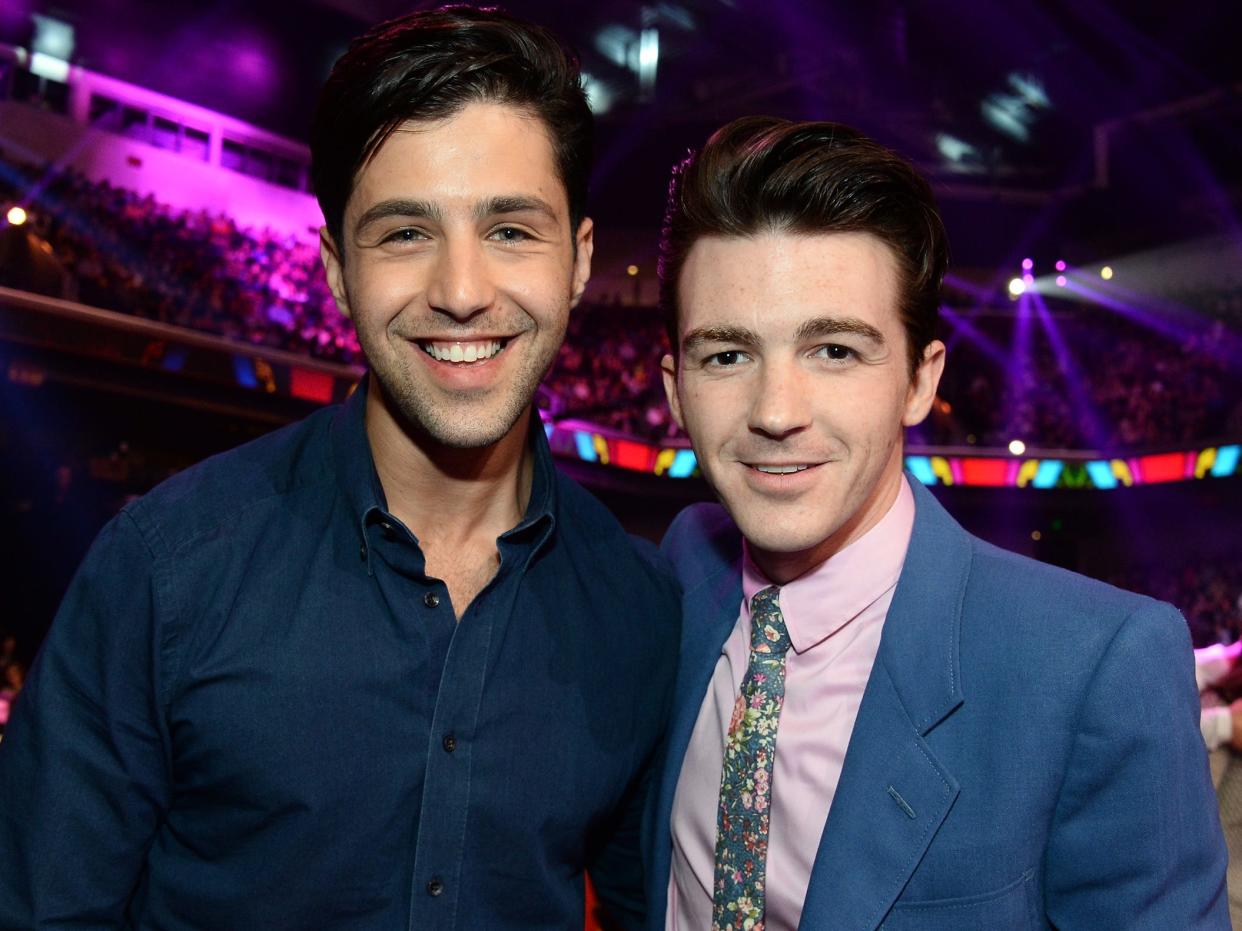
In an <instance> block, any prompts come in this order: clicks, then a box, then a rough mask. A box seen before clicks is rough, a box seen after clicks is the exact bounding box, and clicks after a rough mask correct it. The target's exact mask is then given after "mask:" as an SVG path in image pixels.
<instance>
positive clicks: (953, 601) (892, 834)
mask: <svg viewBox="0 0 1242 931" xmlns="http://www.w3.org/2000/svg"><path fill="white" fill-rule="evenodd" d="M910 484H911V486H912V488H913V490H914V496H915V507H916V514H915V522H914V531H913V533H912V534H911V537H910V548H909V550H908V551H907V554H906V561H905V565H904V567H903V569H902V573H901V577H900V579H899V580H898V582H897V590H896V591H895V592H894V595H893V603H892V605H891V606H890V607H889V611H888V617H887V618H886V619H885V622H884V632H883V634H882V636H881V639H880V650H879V653H878V655H877V656H876V661H875V665H874V667H873V668H872V670H871V677H870V678H869V679H868V681H867V687H866V690H865V691H864V693H863V699H862V704H861V705H860V706H859V709H858V718H857V720H856V721H855V723H854V730H853V733H852V734H851V736H850V744H849V748H848V750H847V751H846V755H845V763H844V766H843V768H842V771H841V780H840V782H839V783H838V785H837V791H836V795H835V796H834V798H833V802H832V807H831V809H830V810H829V812H828V820H827V822H826V824H825V825H824V834H823V838H822V840H821V841H820V847H819V851H818V853H817V855H816V858H815V866H814V868H813V870H812V873H811V883H810V887H809V889H808V890H807V897H806V902H805V905H804V907H803V912H802V915H803V921H802V926H803V927H805V928H819V927H833V928H837V927H840V928H851V929H874V928H876V927H878V926H879V924H880V922H881V921H882V920H883V919H884V916H885V915H886V914H887V913H888V911H889V909H890V908H891V907H892V904H893V902H894V901H895V900H896V899H897V897H898V896H899V895H900V894H901V891H902V890H903V889H904V888H905V886H906V883H907V882H908V881H909V879H910V875H911V874H912V873H913V872H914V870H915V868H916V867H917V866H918V864H919V862H920V860H921V859H922V857H923V854H924V852H925V851H926V850H927V846H928V844H929V843H930V842H931V840H932V838H933V837H934V836H935V834H936V831H937V830H938V829H939V827H940V825H941V823H942V822H943V821H944V819H945V817H946V816H947V815H948V813H949V810H950V809H951V808H952V807H953V802H954V800H955V799H956V798H957V794H958V783H957V781H956V779H954V777H953V775H952V774H951V773H949V772H948V771H947V770H945V769H944V767H943V766H941V764H940V763H939V761H937V760H936V758H935V755H934V754H933V753H932V752H931V750H930V748H929V747H928V745H927V741H926V740H925V737H926V735H927V733H928V732H929V731H931V729H932V728H934V727H935V726H936V725H937V724H938V723H940V721H942V720H943V719H944V718H945V717H946V716H948V715H949V714H951V713H952V712H953V711H954V710H955V709H956V708H957V707H958V706H959V705H961V703H962V701H963V694H962V689H961V681H960V674H959V669H958V637H959V632H960V628H961V610H962V600H963V597H964V594H965V586H966V579H967V576H968V574H969V569H970V555H971V546H970V540H969V537H968V536H967V534H966V533H965V531H963V530H962V529H961V528H960V527H959V526H958V525H957V524H956V523H955V522H954V521H953V519H952V518H951V517H949V515H948V514H947V513H946V512H945V511H944V509H943V508H942V507H941V506H940V504H939V503H938V502H937V501H936V500H935V499H934V498H933V497H932V496H931V494H930V493H929V492H927V491H926V490H925V489H924V488H923V487H922V486H921V485H920V484H919V483H918V482H917V481H914V480H911V481H910ZM778 752H779V751H778Z"/></svg>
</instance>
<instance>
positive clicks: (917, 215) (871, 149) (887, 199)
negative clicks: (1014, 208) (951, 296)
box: [660, 116, 949, 377]
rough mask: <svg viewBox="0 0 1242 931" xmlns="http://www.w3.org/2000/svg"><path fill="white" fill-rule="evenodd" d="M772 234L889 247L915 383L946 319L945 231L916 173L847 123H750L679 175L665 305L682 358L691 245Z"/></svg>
mask: <svg viewBox="0 0 1242 931" xmlns="http://www.w3.org/2000/svg"><path fill="white" fill-rule="evenodd" d="M765 231H783V232H791V233H806V234H816V233H843V232H864V233H870V234H872V235H873V236H876V237H877V238H879V239H880V240H882V241H883V242H885V243H887V244H888V245H889V246H890V247H891V248H892V250H893V252H894V254H895V255H896V258H897V264H898V270H899V275H900V279H899V288H900V307H899V312H900V314H901V320H902V324H903V325H904V326H905V330H906V336H907V340H906V342H907V343H908V348H909V363H910V374H911V377H913V375H914V373H915V371H916V370H917V368H918V364H919V362H920V361H921V360H922V358H923V350H924V349H925V348H926V347H927V344H928V343H930V342H931V341H932V340H933V339H935V331H936V324H937V322H938V320H939V317H940V288H941V284H942V283H943V281H944V273H945V269H946V267H947V266H948V261H949V255H948V242H947V239H946V236H945V231H944V224H943V223H942V222H941V220H940V213H939V211H938V210H937V209H936V201H935V198H934V197H933V196H932V192H931V187H930V186H929V185H928V183H927V181H926V180H925V179H924V178H923V176H922V175H920V174H919V173H918V171H917V170H916V169H915V168H914V166H913V165H911V164H910V163H909V162H908V161H906V160H905V159H904V158H902V157H901V156H900V155H898V154H897V153H896V152H893V151H892V150H890V149H887V148H885V147H884V146H882V145H880V144H879V143H877V142H874V141H873V140H871V139H869V138H868V137H866V136H864V135H863V134H862V133H860V132H858V131H857V130H855V129H851V128H850V127H848V126H843V125H841V124H840V123H825V122H804V123H796V122H791V121H789V120H783V119H778V118H776V117H767V116H750V117H743V118H742V119H738V120H734V121H733V122H732V123H729V124H728V125H727V126H724V127H722V128H721V129H719V130H717V131H716V132H715V133H713V134H712V136H711V138H710V139H708V140H707V144H706V145H705V146H704V147H703V149H702V150H701V151H700V152H698V153H693V154H691V155H690V156H689V157H688V158H687V159H686V160H685V161H683V162H682V163H681V164H679V165H677V166H676V167H674V169H673V178H672V181H671V182H670V183H669V192H668V206H667V210H666V212H665V215H664V230H663V236H662V237H661V242H660V302H661V305H662V307H663V308H664V314H665V323H666V325H667V327H668V335H669V345H670V346H671V347H672V349H673V352H674V354H675V353H676V352H677V348H678V339H677V313H678V296H677V286H678V279H679V278H680V275H681V269H682V265H683V264H684V263H685V260H686V255H687V254H688V253H689V251H690V248H691V246H693V245H694V243H695V242H696V241H698V240H699V239H701V238H703V237H704V236H733V237H737V236H752V235H755V234H756V233H761V232H765Z"/></svg>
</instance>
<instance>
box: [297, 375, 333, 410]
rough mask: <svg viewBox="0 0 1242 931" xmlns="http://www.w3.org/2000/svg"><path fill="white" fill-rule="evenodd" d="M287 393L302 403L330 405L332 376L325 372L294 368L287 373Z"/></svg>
mask: <svg viewBox="0 0 1242 931" xmlns="http://www.w3.org/2000/svg"><path fill="white" fill-rule="evenodd" d="M289 393H290V394H292V395H293V396H294V397H295V398H302V399H303V400H304V401H316V402H318V403H320V404H331V403H332V376H331V375H329V374H328V373H326V372H313V371H311V370H310V369H300V368H297V367H296V366H294V367H292V368H291V369H290V371H289Z"/></svg>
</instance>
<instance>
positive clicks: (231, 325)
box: [0, 161, 360, 362]
mask: <svg viewBox="0 0 1242 931" xmlns="http://www.w3.org/2000/svg"><path fill="white" fill-rule="evenodd" d="M31 190H33V191H36V192H37V195H36V197H35V198H34V200H33V203H30V202H27V209H28V210H29V212H30V216H31V222H30V225H31V227H32V228H33V230H34V232H36V233H37V234H38V235H39V236H41V237H42V238H43V239H45V240H46V241H47V242H48V243H50V245H51V246H52V250H53V253H54V255H55V256H56V257H57V258H58V259H59V260H60V262H61V263H62V264H63V265H64V267H65V269H66V270H67V271H68V273H69V275H68V283H67V288H66V294H65V296H67V297H70V298H72V299H75V300H78V301H81V302H82V303H83V304H88V305H90V306H93V307H103V308H106V309H108V310H116V311H121V312H124V313H129V314H136V315H137V316H140V317H146V318H147V319H150V320H158V321H161V322H163V323H171V324H175V325H177V326H186V327H192V328H194V329H196V330H205V331H208V332H211V333H216V334H218V335H220V336H224V337H227V338H229V339H236V340H241V341H244V342H248V343H255V344H258V345H263V346H272V347H276V348H280V349H288V350H290V351H293V352H303V353H309V354H310V355H313V356H316V357H318V358H321V359H329V360H333V361H338V362H355V361H357V360H358V359H359V358H360V352H359V349H358V341H357V338H356V337H355V335H354V331H353V328H352V327H351V326H350V325H349V322H348V321H347V320H346V319H345V318H344V317H342V316H341V314H340V313H339V312H338V311H337V309H336V304H335V303H334V302H333V300H332V295H331V293H330V292H329V290H328V286H327V281H326V280H325V278H324V275H323V271H322V268H321V266H320V262H319V250H318V248H317V247H316V246H314V245H310V244H308V243H305V242H301V241H299V240H297V239H295V238H294V237H291V236H282V235H278V234H276V233H273V232H272V231H271V230H254V229H249V228H242V227H240V226H238V224H237V223H236V222H234V221H233V220H232V219H231V218H230V217H228V216H225V215H223V214H218V213H217V214H212V213H208V212H207V211H204V210H177V209H175V208H172V207H169V206H167V205H166V204H162V203H160V202H159V201H157V200H156V199H155V198H154V197H153V196H151V195H140V194H137V193H135V192H133V191H128V190H125V189H123V188H118V187H114V186H113V185H111V184H110V183H108V182H107V181H93V180H90V179H89V178H87V177H86V176H85V175H82V174H80V173H78V172H75V171H73V170H65V171H63V172H61V173H59V174H57V175H54V176H51V177H46V178H45V177H44V176H43V175H41V174H40V173H39V172H38V171H37V170H36V169H34V168H32V167H30V166H24V165H21V164H19V163H15V162H12V161H5V162H2V163H0V201H4V202H8V201H13V200H16V197H17V192H18V191H24V192H26V191H31Z"/></svg>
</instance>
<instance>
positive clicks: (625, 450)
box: [608, 440, 655, 472]
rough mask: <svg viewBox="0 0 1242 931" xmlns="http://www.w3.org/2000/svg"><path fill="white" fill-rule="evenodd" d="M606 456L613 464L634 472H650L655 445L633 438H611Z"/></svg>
mask: <svg viewBox="0 0 1242 931" xmlns="http://www.w3.org/2000/svg"><path fill="white" fill-rule="evenodd" d="M608 446H609V450H608V457H609V459H611V460H612V464H613V465H619V466H620V467H621V468H623V469H632V470H633V471H635V472H650V471H651V470H652V467H653V465H654V461H653V460H654V458H655V447H654V446H648V445H647V444H646V443H636V442H634V441H633V440H611V441H610V442H609V443H608Z"/></svg>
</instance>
